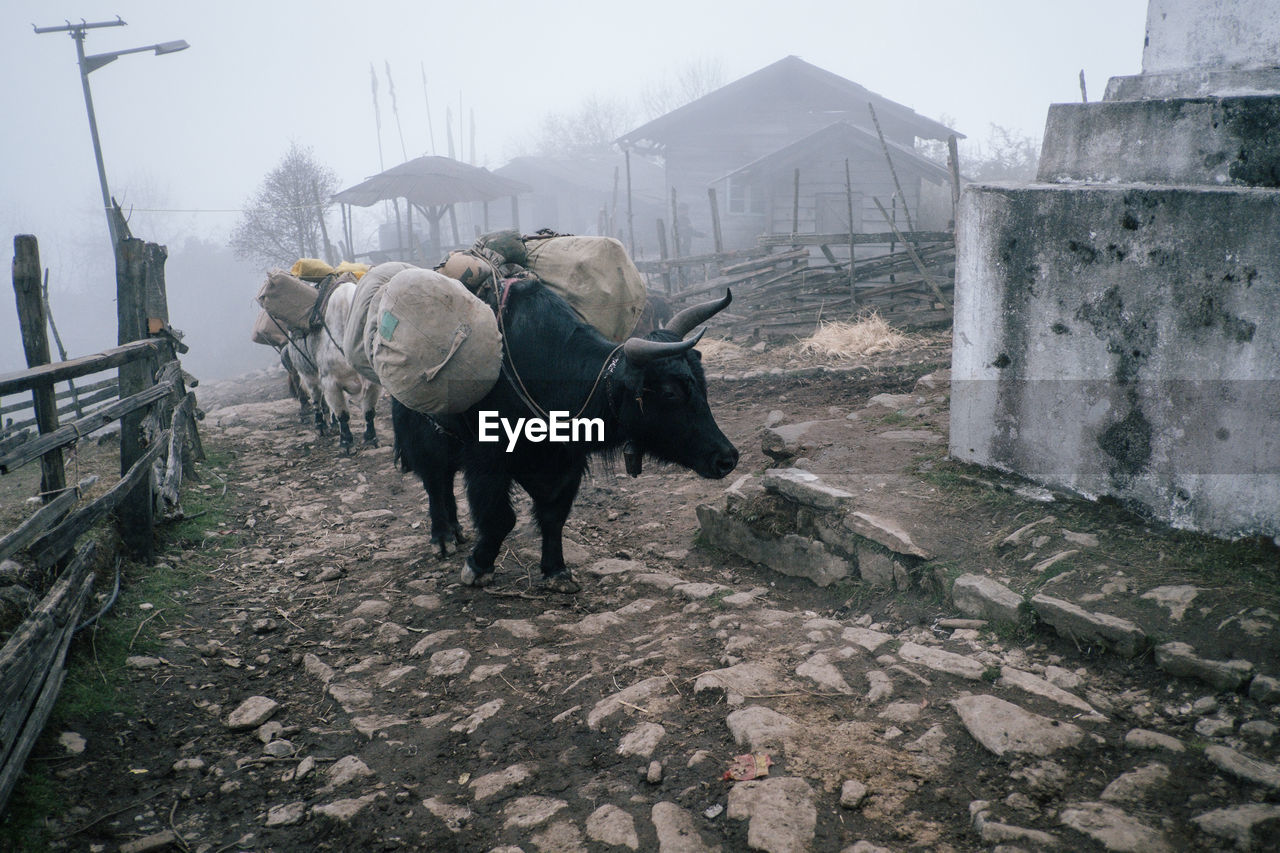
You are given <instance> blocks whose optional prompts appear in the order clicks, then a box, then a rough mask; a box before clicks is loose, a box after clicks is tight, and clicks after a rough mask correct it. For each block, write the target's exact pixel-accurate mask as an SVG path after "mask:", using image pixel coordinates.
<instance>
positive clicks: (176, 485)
mask: <svg viewBox="0 0 1280 853" xmlns="http://www.w3.org/2000/svg"><path fill="white" fill-rule="evenodd" d="M195 403H196V395H195V394H192V393H190V392H188V393H187V395H186V396H185V397H183V398H182V402H180V403H178V405H177V406H175V407H174V409H173V419H172V420H171V421H170V424H169V454H168V459H167V462H166V465H165V471H164V480H163V482H162V483H161V484H160V497H161V499H162V500H163V501H164V502H165V506H166V507H169V508H172V509H176V508H177V507H178V505H179V502H180V493H179V490H180V488H181V487H182V468H183V465H182V460H183V457H184V456H185V455H187V454H184V453H183V445H184V441H183V438H184V435H185V434H186V433H187V430H188V428H189V429H190V430H191V431H192V432H194V431H195V421H194V420H193V419H192V411H193V410H194V408H195ZM166 511H169V510H166Z"/></svg>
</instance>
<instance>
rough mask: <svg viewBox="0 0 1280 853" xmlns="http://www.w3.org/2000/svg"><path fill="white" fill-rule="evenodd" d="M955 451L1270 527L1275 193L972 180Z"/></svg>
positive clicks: (1277, 342) (1152, 506)
mask: <svg viewBox="0 0 1280 853" xmlns="http://www.w3.org/2000/svg"><path fill="white" fill-rule="evenodd" d="M957 229H958V234H957V246H958V248H957V260H956V304H955V346H954V348H953V351H952V383H951V445H950V451H951V454H952V456H954V457H955V458H957V459H959V460H961V461H964V462H971V463H975V464H979V465H985V466H989V467H994V468H997V469H1001V470H1006V471H1013V472H1016V473H1018V474H1020V475H1022V476H1025V477H1028V478H1030V479H1033V480H1036V481H1038V482H1040V483H1042V484H1044V485H1048V486H1052V487H1055V488H1061V489H1066V490H1069V491H1073V492H1076V493H1079V494H1083V495H1086V496H1089V497H1097V496H1102V495H1110V496H1113V497H1115V498H1118V499H1120V500H1122V501H1123V502H1125V503H1127V504H1130V505H1134V506H1137V507H1139V508H1141V509H1142V510H1143V511H1145V512H1146V513H1148V514H1149V515H1151V516H1153V517H1155V518H1157V519H1159V520H1161V521H1163V522H1166V523H1168V524H1171V525H1173V526H1175V527H1185V528H1192V529H1196V530H1200V531H1203V532H1208V533H1213V534H1216V535H1220V536H1224V537H1237V536H1259V535H1260V536H1278V535H1280V469H1278V468H1277V467H1276V463H1275V460H1276V459H1277V458H1280V457H1278V456H1277V446H1276V444H1275V440H1276V439H1275V436H1276V435H1277V431H1276V428H1275V425H1276V424H1277V423H1280V325H1277V324H1276V323H1275V322H1274V320H1273V318H1274V317H1275V316H1277V315H1280V252H1278V251H1277V250H1276V236H1275V235H1276V234H1277V233H1280V190H1261V189H1255V188H1228V187H1174V186H1167V187H1157V186H1150V185H1137V186H1124V185H1112V184H1108V185H1099V184H1089V185H1044V184H1038V185H1031V186H1025V187H1009V186H995V185H970V186H968V187H966V188H965V192H964V195H963V197H962V199H961V211H960V215H959V221H958V223H957Z"/></svg>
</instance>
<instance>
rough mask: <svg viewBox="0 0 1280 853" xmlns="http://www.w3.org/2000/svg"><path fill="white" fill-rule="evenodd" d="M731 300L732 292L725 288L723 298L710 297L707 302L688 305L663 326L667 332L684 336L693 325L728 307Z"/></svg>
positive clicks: (698, 324) (700, 323)
mask: <svg viewBox="0 0 1280 853" xmlns="http://www.w3.org/2000/svg"><path fill="white" fill-rule="evenodd" d="M732 301H733V294H732V293H731V292H729V291H728V290H726V291H725V292H724V299H712V300H711V301H709V302H699V303H698V304H697V305H690V306H689V307H688V308H686V309H684V310H683V311H681V312H680V313H679V314H677V315H675V316H674V317H672V318H671V319H670V320H669V321H667V325H666V326H664V327H663V328H665V329H666V330H667V331H668V332H674V333H675V334H677V335H679V336H680V337H682V338H683V337H684V336H685V335H687V334H689V332H690V331H692V330H693V328H694V327H695V326H700V325H702V324H703V323H705V322H707V321H708V320H710V319H711V318H712V317H714V316H715V315H717V314H719V313H720V312H721V311H723V310H724V309H726V308H728V307H729V303H730V302H732Z"/></svg>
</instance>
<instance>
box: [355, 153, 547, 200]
mask: <svg viewBox="0 0 1280 853" xmlns="http://www.w3.org/2000/svg"><path fill="white" fill-rule="evenodd" d="M529 191H530V188H529V187H528V186H527V185H525V184H522V183H520V182H519V181H513V180H510V179H509V178H502V177H499V176H497V175H495V174H493V173H492V172H490V171H489V170H488V169H485V168H483V167H480V166H469V165H467V164H466V163H460V162H459V161H457V160H453V159H451V158H449V157H418V158H416V159H413V160H409V161H408V162H406V163H401V164H400V165H399V166H394V167H392V168H390V169H387V170H386V171H385V172H381V173H379V174H377V175H374V176H373V177H371V178H366V179H365V180H363V181H361V182H360V183H358V184H356V185H355V186H353V187H348V188H347V189H345V190H342V191H341V192H339V193H337V194H335V195H334V197H333V200H334V201H336V202H341V203H343V204H353V205H355V206H356V207H369V206H371V205H374V204H377V203H378V202H380V201H390V200H392V199H397V198H403V199H408V200H409V202H410V203H412V204H415V205H418V206H420V207H423V208H430V207H436V206H439V205H447V204H455V203H461V202H468V201H493V200H494V199H497V198H502V197H504V196H512V195H518V194H519V193H524V192H529Z"/></svg>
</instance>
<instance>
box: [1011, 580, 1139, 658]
mask: <svg viewBox="0 0 1280 853" xmlns="http://www.w3.org/2000/svg"><path fill="white" fill-rule="evenodd" d="M1031 606H1032V608H1033V609H1034V610H1035V611H1036V615H1038V616H1039V617H1040V620H1041V621H1042V622H1045V623H1046V624H1048V625H1050V626H1052V627H1053V628H1054V630H1056V631H1057V632H1058V633H1059V634H1061V635H1063V636H1065V637H1071V638H1074V639H1076V640H1082V641H1084V642H1087V643H1099V644H1101V645H1104V646H1106V647H1107V648H1109V649H1111V650H1113V651H1114V652H1115V653H1116V654H1119V655H1123V656H1124V657H1127V658H1131V657H1135V656H1137V654H1138V653H1139V652H1141V651H1142V649H1143V647H1144V646H1145V645H1146V642H1147V636H1146V634H1144V633H1143V631H1142V629H1141V628H1139V627H1138V626H1137V625H1135V624H1133V623H1132V622H1130V621H1128V620H1126V619H1121V618H1119V617H1117V616H1110V615H1108V614H1106V613H1092V612H1090V611H1088V610H1085V609H1084V608H1083V607H1080V606H1078V605H1075V604H1072V603H1071V602H1070V601H1064V600H1063V599H1061V598H1051V597H1050V596H1047V595H1045V594H1044V593H1041V594H1039V595H1036V596H1035V597H1033V598H1032V599H1031Z"/></svg>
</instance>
